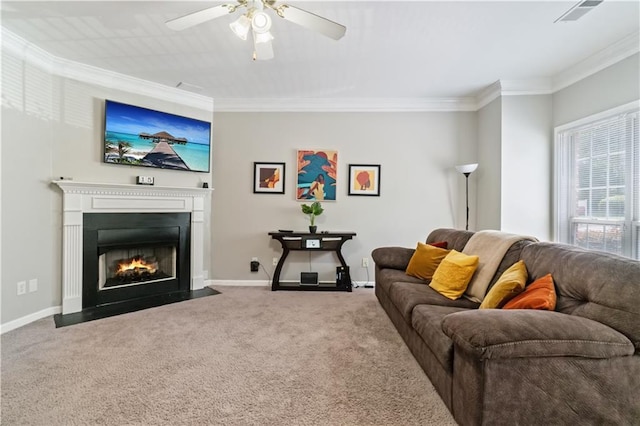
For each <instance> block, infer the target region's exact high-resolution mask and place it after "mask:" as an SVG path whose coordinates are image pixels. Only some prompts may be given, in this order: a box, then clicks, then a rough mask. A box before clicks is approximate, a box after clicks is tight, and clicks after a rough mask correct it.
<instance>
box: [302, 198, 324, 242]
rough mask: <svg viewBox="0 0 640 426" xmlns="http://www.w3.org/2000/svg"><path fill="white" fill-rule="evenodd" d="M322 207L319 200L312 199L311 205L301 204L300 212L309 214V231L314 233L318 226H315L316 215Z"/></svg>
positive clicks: (320, 212) (318, 214)
mask: <svg viewBox="0 0 640 426" xmlns="http://www.w3.org/2000/svg"><path fill="white" fill-rule="evenodd" d="M323 211H324V209H323V208H322V204H320V202H319V201H314V202H313V203H311V205H308V204H303V205H302V213H304V214H306V215H307V216H309V232H311V233H312V234H315V232H316V230H317V229H318V227H317V226H316V216H320V215H321V214H322V212H323Z"/></svg>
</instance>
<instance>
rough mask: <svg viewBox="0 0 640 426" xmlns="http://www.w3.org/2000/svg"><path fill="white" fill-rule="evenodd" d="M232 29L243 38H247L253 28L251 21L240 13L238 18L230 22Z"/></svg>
mask: <svg viewBox="0 0 640 426" xmlns="http://www.w3.org/2000/svg"><path fill="white" fill-rule="evenodd" d="M229 27H230V28H231V30H232V31H233V32H234V33H235V35H237V36H238V37H240V38H241V39H242V40H246V39H247V34H249V29H250V28H251V21H249V18H247V17H246V16H245V15H240V17H239V18H238V19H236V20H235V21H233V22H232V23H230V24H229Z"/></svg>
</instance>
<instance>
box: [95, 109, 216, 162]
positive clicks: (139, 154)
mask: <svg viewBox="0 0 640 426" xmlns="http://www.w3.org/2000/svg"><path fill="white" fill-rule="evenodd" d="M104 109H105V125H104V129H105V130H104V161H105V163H110V164H122V165H128V166H144V167H158V168H162V169H172V170H186V171H192V172H209V165H210V158H211V123H209V122H207V121H201V120H196V119H193V118H188V117H182V116H179V115H174V114H169V113H166V112H160V111H154V110H151V109H147V108H142V107H138V106H134V105H127V104H122V103H119V102H114V101H110V100H106V101H105V108H104Z"/></svg>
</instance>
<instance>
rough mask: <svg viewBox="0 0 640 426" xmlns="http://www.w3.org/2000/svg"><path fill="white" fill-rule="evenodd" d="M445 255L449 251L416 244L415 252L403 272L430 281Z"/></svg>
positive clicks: (419, 243)
mask: <svg viewBox="0 0 640 426" xmlns="http://www.w3.org/2000/svg"><path fill="white" fill-rule="evenodd" d="M445 244H446V242H445ZM447 254H449V250H446V249H443V248H439V247H434V246H432V245H430V244H424V243H421V242H418V246H417V247H416V251H415V252H414V253H413V256H412V257H411V260H410V261H409V265H407V270H406V271H405V272H406V274H407V275H411V276H412V277H416V278H421V279H423V280H430V279H431V277H433V273H434V272H435V271H436V268H437V267H438V265H440V262H442V259H444V257H445V256H446V255H447Z"/></svg>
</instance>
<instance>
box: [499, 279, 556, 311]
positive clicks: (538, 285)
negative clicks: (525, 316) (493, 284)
mask: <svg viewBox="0 0 640 426" xmlns="http://www.w3.org/2000/svg"><path fill="white" fill-rule="evenodd" d="M555 307H556V291H555V288H554V287H553V277H551V274H547V275H545V276H543V277H540V278H538V279H537V280H535V281H534V282H532V283H531V284H529V285H528V286H527V288H525V289H524V291H523V292H522V293H520V294H519V295H517V296H516V297H514V298H513V299H511V300H510V301H509V302H507V303H506V304H505V305H504V307H503V309H545V310H547V311H553V310H554V309H555Z"/></svg>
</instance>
